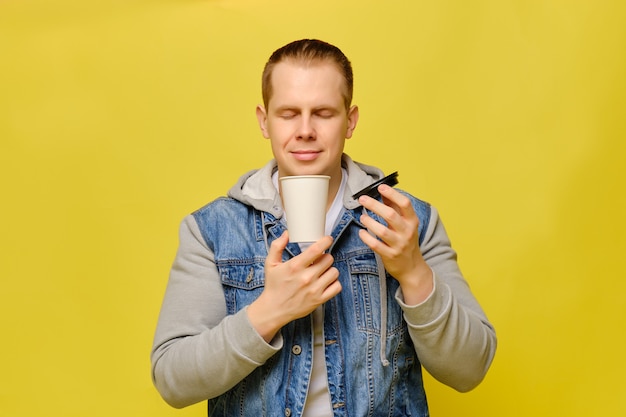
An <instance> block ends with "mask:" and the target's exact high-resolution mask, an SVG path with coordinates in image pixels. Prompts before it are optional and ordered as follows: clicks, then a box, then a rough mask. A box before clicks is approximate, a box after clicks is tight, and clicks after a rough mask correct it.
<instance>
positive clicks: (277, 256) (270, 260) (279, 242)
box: [265, 231, 289, 265]
mask: <svg viewBox="0 0 626 417" xmlns="http://www.w3.org/2000/svg"><path fill="white" fill-rule="evenodd" d="M287 243H289V233H288V232H287V231H285V232H283V234H282V235H280V237H279V238H278V239H276V240H274V241H273V242H272V244H271V245H270V251H269V253H268V254H267V258H266V259H265V264H266V265H267V264H270V265H276V264H279V263H281V262H282V261H283V251H284V250H285V248H286V247H287Z"/></svg>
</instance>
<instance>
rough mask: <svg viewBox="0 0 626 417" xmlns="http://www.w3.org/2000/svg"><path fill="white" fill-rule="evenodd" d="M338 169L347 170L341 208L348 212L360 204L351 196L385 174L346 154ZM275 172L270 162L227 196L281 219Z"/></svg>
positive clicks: (273, 162)
mask: <svg viewBox="0 0 626 417" xmlns="http://www.w3.org/2000/svg"><path fill="white" fill-rule="evenodd" d="M341 166H342V167H343V168H345V169H346V170H347V171H348V183H347V184H346V190H345V193H344V195H343V205H344V207H346V208H347V209H355V208H357V207H359V205H360V204H359V203H358V201H356V200H355V199H353V198H352V195H353V194H355V193H357V192H358V191H360V190H361V189H363V188H365V187H367V186H368V185H370V184H372V183H374V182H375V181H378V180H379V179H381V178H383V177H384V174H383V172H382V171H381V170H380V169H378V168H376V167H373V166H370V165H365V164H361V163H358V162H355V161H353V160H352V159H351V158H350V157H349V156H348V155H347V154H343V156H342V158H341ZM277 169H278V166H277V165H276V160H274V159H272V160H271V161H269V162H268V163H267V164H265V166H263V167H262V168H261V169H256V170H253V171H249V172H247V173H246V174H244V175H243V176H241V178H239V180H238V181H237V183H236V184H235V185H234V186H233V187H232V188H231V189H230V190H229V191H228V196H229V197H231V198H234V199H235V200H238V201H240V202H242V203H243V204H247V205H249V206H252V207H254V208H256V209H257V210H261V211H266V212H268V213H271V214H272V215H273V216H274V217H275V218H277V219H279V218H281V217H282V216H283V205H282V202H281V200H280V194H278V191H277V190H276V188H275V187H274V184H273V182H272V174H273V173H274V172H275V171H276V170H277Z"/></svg>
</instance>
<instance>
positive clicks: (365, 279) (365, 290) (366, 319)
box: [347, 252, 403, 336]
mask: <svg viewBox="0 0 626 417" xmlns="http://www.w3.org/2000/svg"><path fill="white" fill-rule="evenodd" d="M347 264H348V270H349V272H350V280H351V285H352V294H353V297H354V312H355V315H356V317H355V318H356V322H357V327H358V329H359V330H360V331H362V332H367V333H374V334H377V335H380V330H381V317H382V314H381V312H382V308H383V306H382V305H381V299H382V298H381V297H386V301H387V302H386V303H385V306H384V308H386V309H387V323H386V325H387V336H391V335H392V334H394V333H397V332H400V331H402V328H403V322H402V320H403V319H402V311H401V309H400V306H399V305H398V303H397V302H396V301H395V299H394V297H393V294H395V292H396V289H397V288H398V286H399V284H398V282H397V281H396V280H395V279H393V278H388V277H387V276H384V277H383V278H382V279H386V280H387V282H386V287H387V293H386V294H381V293H380V277H379V276H378V266H377V264H376V257H375V256H374V253H373V252H361V253H358V254H356V255H354V256H351V257H350V258H348V259H347Z"/></svg>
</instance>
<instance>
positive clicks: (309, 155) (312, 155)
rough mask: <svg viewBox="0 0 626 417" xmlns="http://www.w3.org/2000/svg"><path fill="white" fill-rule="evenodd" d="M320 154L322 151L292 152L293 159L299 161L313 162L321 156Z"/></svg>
mask: <svg viewBox="0 0 626 417" xmlns="http://www.w3.org/2000/svg"><path fill="white" fill-rule="evenodd" d="M320 153H321V152H320V151H311V150H302V151H293V152H291V154H292V155H293V157H294V158H295V159H297V160H298V161H313V160H314V159H316V158H317V157H318V156H319V154H320Z"/></svg>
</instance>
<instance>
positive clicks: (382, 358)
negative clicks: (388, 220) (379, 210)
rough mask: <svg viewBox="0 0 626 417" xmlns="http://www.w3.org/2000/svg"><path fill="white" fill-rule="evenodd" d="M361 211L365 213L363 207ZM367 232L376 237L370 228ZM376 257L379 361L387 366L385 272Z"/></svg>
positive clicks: (380, 261)
mask: <svg viewBox="0 0 626 417" xmlns="http://www.w3.org/2000/svg"><path fill="white" fill-rule="evenodd" d="M363 213H364V214H367V213H366V210H365V208H364V207H363ZM367 232H368V233H369V234H370V235H372V236H374V237H376V236H375V235H374V233H372V231H371V230H369V229H368V230H367ZM374 257H375V258H376V269H377V270H378V285H379V291H380V361H381V362H382V364H383V366H389V360H388V359H387V357H386V355H385V352H386V350H387V273H386V272H385V265H384V264H383V260H382V258H381V257H380V255H379V254H377V253H374Z"/></svg>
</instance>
